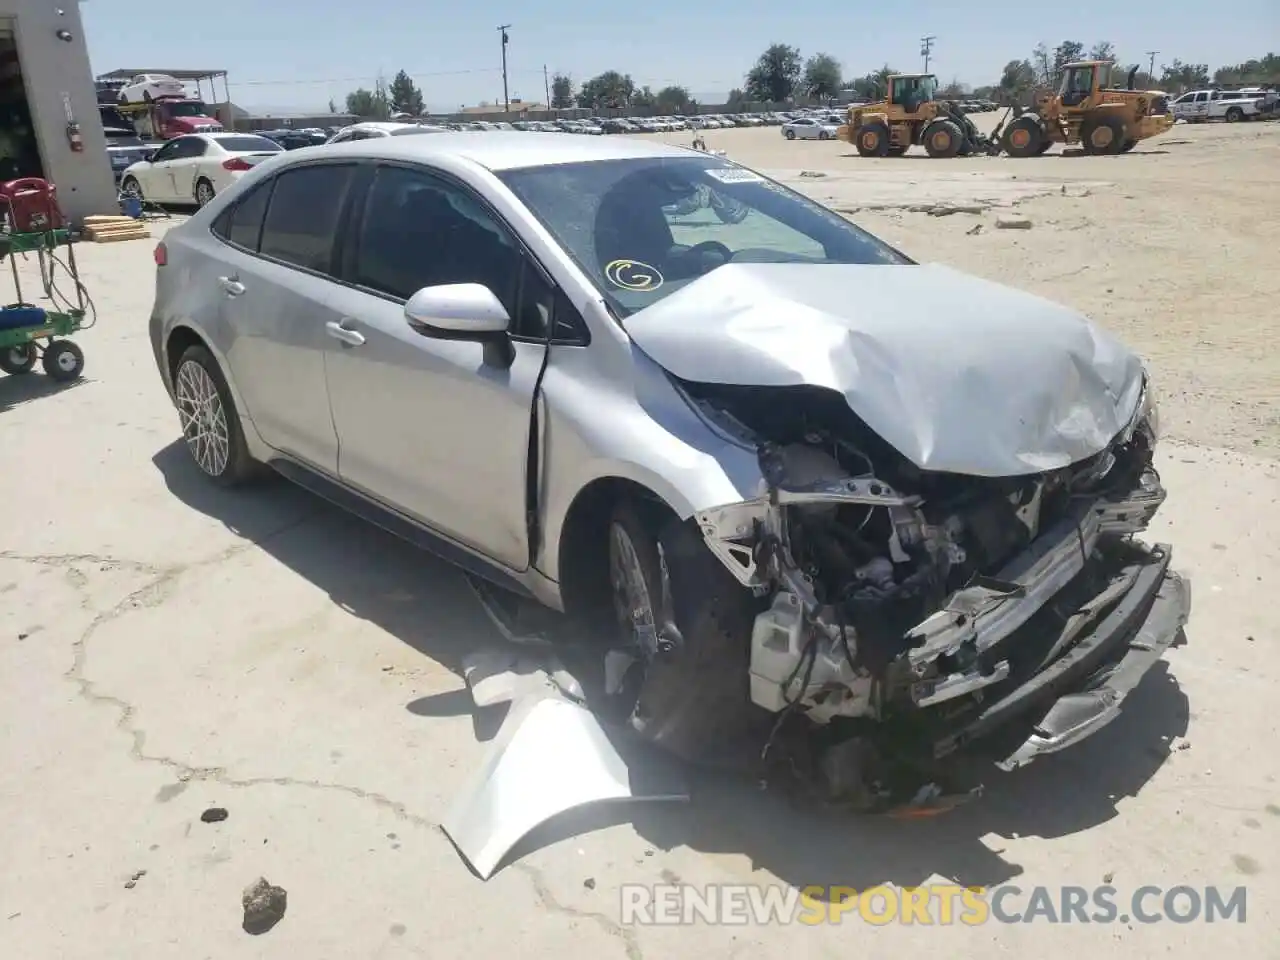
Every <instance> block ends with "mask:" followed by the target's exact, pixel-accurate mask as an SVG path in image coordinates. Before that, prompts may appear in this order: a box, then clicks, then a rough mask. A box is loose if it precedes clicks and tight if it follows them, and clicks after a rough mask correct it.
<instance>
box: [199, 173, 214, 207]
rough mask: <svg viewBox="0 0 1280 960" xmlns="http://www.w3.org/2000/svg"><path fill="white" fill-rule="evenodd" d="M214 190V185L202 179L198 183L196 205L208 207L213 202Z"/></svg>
mask: <svg viewBox="0 0 1280 960" xmlns="http://www.w3.org/2000/svg"><path fill="white" fill-rule="evenodd" d="M213 198H214V189H213V184H212V183H210V182H209V181H208V180H206V179H205V178H204V177H201V178H200V180H199V181H198V182H197V183H196V203H197V204H199V205H200V206H202V207H203V206H206V205H207V204H209V203H212V202H213Z"/></svg>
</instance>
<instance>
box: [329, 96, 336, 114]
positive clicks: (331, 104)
mask: <svg viewBox="0 0 1280 960" xmlns="http://www.w3.org/2000/svg"><path fill="white" fill-rule="evenodd" d="M329 112H330V113H337V112H338V105H337V104H336V103H334V102H333V97H330V98H329Z"/></svg>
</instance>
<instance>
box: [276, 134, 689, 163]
mask: <svg viewBox="0 0 1280 960" xmlns="http://www.w3.org/2000/svg"><path fill="white" fill-rule="evenodd" d="M318 149H323V150H325V151H326V152H331V153H338V152H342V153H349V154H352V155H353V156H371V157H376V158H380V159H386V160H428V161H429V160H432V159H435V158H438V157H446V156H455V157H458V156H460V157H464V158H466V159H468V160H470V161H472V162H473V163H476V164H478V165H479V166H482V167H484V168H486V169H488V170H493V171H497V170H512V169H515V168H518V167H548V166H555V165H557V164H562V163H583V162H587V161H592V160H629V159H641V158H646V157H652V158H661V157H687V156H689V153H690V151H689V150H688V149H686V148H684V147H677V146H672V145H670V144H665V143H659V142H656V141H650V140H631V139H628V138H624V137H603V138H601V137H592V138H590V139H588V138H586V137H582V136H578V135H576V134H572V133H565V134H546V133H525V132H523V131H518V130H495V131H484V130H481V131H476V132H469V131H454V130H449V131H445V132H442V133H437V134H434V135H433V136H430V137H383V138H379V139H377V140H357V141H355V142H353V143H333V144H329V145H327V146H325V147H323V148H318ZM300 152H301V151H300ZM313 156H314V155H313Z"/></svg>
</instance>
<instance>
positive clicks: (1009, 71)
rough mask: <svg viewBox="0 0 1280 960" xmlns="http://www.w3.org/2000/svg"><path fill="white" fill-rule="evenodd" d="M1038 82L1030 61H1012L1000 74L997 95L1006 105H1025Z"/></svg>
mask: <svg viewBox="0 0 1280 960" xmlns="http://www.w3.org/2000/svg"><path fill="white" fill-rule="evenodd" d="M1038 81H1039V77H1038V76H1037V75H1036V68H1035V67H1034V66H1032V64H1031V61H1030V60H1010V61H1009V62H1008V63H1006V64H1005V65H1004V70H1002V71H1001V73H1000V82H999V83H998V84H997V85H996V95H997V96H998V97H999V98H1000V100H1001V101H1002V102H1003V103H1006V104H1014V103H1023V102H1025V101H1026V99H1027V95H1028V94H1029V93H1030V92H1031V91H1032V90H1033V89H1035V86H1036V84H1037V82H1038Z"/></svg>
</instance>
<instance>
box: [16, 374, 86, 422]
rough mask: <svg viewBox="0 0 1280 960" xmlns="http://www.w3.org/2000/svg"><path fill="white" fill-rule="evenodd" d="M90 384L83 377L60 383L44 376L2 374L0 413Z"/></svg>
mask: <svg viewBox="0 0 1280 960" xmlns="http://www.w3.org/2000/svg"><path fill="white" fill-rule="evenodd" d="M86 383H88V381H87V380H85V379H84V378H83V377H82V378H80V379H77V380H70V381H58V380H54V379H53V378H52V377H47V376H45V375H44V374H41V373H36V372H35V371H32V372H31V373H20V374H16V375H15V374H8V373H6V374H0V413H6V412H7V411H9V410H12V409H14V408H15V407H20V406H22V404H24V403H29V402H31V401H32V400H39V399H40V398H42V397H48V396H52V395H53V394H55V393H64V392H66V391H67V390H74V389H75V388H76V387H81V386H84V385H85V384H86Z"/></svg>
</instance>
